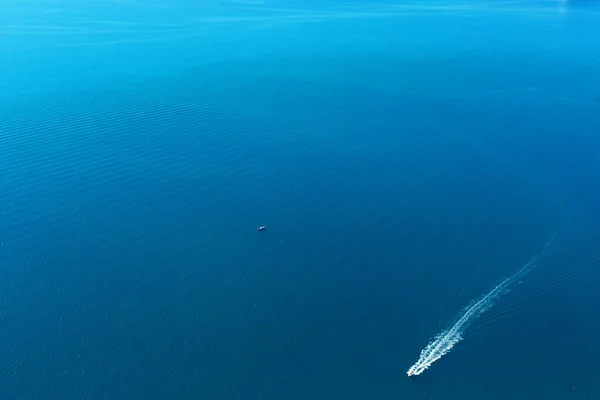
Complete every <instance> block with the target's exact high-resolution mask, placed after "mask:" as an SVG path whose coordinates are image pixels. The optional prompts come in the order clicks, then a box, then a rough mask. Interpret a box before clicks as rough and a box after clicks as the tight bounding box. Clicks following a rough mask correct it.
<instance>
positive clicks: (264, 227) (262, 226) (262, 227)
mask: <svg viewBox="0 0 600 400" xmlns="http://www.w3.org/2000/svg"><path fill="white" fill-rule="evenodd" d="M265 229H267V227H266V226H265V225H261V226H259V227H258V229H256V230H257V231H259V232H260V231H264V230H265Z"/></svg>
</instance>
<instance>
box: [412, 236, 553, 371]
mask: <svg viewBox="0 0 600 400" xmlns="http://www.w3.org/2000/svg"><path fill="white" fill-rule="evenodd" d="M555 237H556V235H554V236H553V237H552V238H551V239H550V240H549V241H548V243H546V245H545V246H544V248H543V249H542V251H540V252H539V253H538V254H536V255H535V256H534V257H533V258H532V259H531V261H529V262H528V263H527V264H525V265H524V266H523V267H521V269H519V270H518V271H517V272H515V273H514V274H513V275H511V276H509V277H508V278H506V279H504V280H503V281H502V282H500V283H499V284H498V285H496V287H494V288H493V289H492V290H491V291H490V292H489V293H488V294H486V295H485V296H483V297H482V298H481V299H479V300H478V301H476V302H475V303H473V304H472V305H470V306H468V307H467V308H466V309H465V310H464V311H463V313H462V316H461V317H460V318H459V319H458V321H456V322H455V323H454V325H452V326H451V327H449V328H447V329H445V330H443V331H442V332H441V333H440V334H439V335H437V336H436V337H435V339H434V340H433V341H431V342H430V343H429V344H428V345H427V347H425V348H424V349H423V350H422V351H421V356H420V357H419V360H417V362H416V363H415V364H414V365H413V366H412V367H410V368H409V369H408V371H407V372H406V373H407V374H408V376H415V375H420V374H422V373H423V372H424V371H425V370H426V369H427V368H429V367H430V366H431V365H432V364H433V363H434V362H436V361H437V360H439V359H440V358H442V357H443V356H444V355H445V354H448V352H449V351H450V350H452V348H453V347H454V345H455V344H457V343H458V342H460V341H461V340H462V334H463V332H464V331H465V329H466V328H467V327H468V325H469V324H470V323H471V322H473V320H475V319H476V318H477V317H478V316H480V315H481V314H483V313H484V312H486V311H487V310H488V309H489V308H490V307H491V306H493V305H494V301H495V300H497V299H499V298H500V297H502V296H503V295H504V294H506V293H508V292H509V291H510V290H511V289H512V288H513V287H515V286H516V285H517V284H519V282H520V279H521V278H522V277H523V276H525V275H526V274H527V273H528V272H529V271H530V270H531V269H532V268H533V267H535V266H536V265H537V262H538V260H539V258H540V257H541V256H542V255H543V254H544V253H545V252H546V251H547V250H548V248H549V247H550V245H551V244H552V242H553V241H554V238H555Z"/></svg>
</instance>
